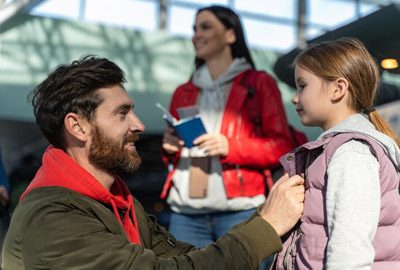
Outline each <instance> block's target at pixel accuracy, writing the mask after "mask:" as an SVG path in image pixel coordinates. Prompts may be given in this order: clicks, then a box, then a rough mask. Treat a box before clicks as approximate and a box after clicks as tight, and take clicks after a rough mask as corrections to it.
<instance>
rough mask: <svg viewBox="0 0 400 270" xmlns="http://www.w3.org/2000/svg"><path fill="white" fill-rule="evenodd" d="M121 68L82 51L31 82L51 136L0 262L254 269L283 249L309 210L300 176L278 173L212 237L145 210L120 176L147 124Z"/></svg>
mask: <svg viewBox="0 0 400 270" xmlns="http://www.w3.org/2000/svg"><path fill="white" fill-rule="evenodd" d="M124 82H125V78H124V75H123V72H122V70H121V69H120V68H119V67H118V66H116V65H115V64H114V63H113V62H111V61H109V60H107V59H101V58H96V57H91V56H88V57H85V58H83V59H80V60H78V61H74V62H73V63H72V64H71V65H64V66H60V67H58V68H57V69H56V70H55V71H53V72H52V73H51V74H50V75H49V76H48V77H47V78H46V79H45V80H44V81H43V82H42V83H41V84H40V85H39V86H37V88H36V89H35V90H34V91H33V100H32V104H33V107H34V113H35V116H36V122H37V124H38V125H39V126H40V128H41V130H42V132H43V134H44V135H45V137H46V138H47V139H48V140H49V142H50V144H51V146H50V147H49V148H48V149H47V150H46V152H45V153H44V156H43V165H42V167H41V168H40V169H39V171H38V173H37V175H36V176H35V179H34V180H33V181H32V183H31V184H30V185H29V187H28V188H27V190H26V191H25V192H24V194H23V195H22V197H21V201H20V203H19V205H18V207H17V208H16V210H15V212H14V215H13V217H12V221H11V225H10V229H9V231H8V234H7V237H6V241H5V246H4V252H3V265H2V266H3V269H6V270H7V269H12V270H18V269H256V268H257V265H258V264H259V262H261V261H262V260H263V259H264V258H266V257H267V256H269V255H271V254H273V253H274V252H277V251H279V250H280V249H281V241H280V238H279V236H282V235H283V234H284V233H286V232H287V231H288V230H289V229H290V228H291V227H293V226H294V225H295V223H296V222H297V220H298V219H299V217H300V215H301V212H302V210H303V208H302V207H303V200H304V187H303V179H301V178H300V177H298V176H296V177H292V178H289V179H286V178H288V177H285V178H284V179H281V181H280V183H278V185H277V186H275V187H274V189H273V190H272V191H271V195H270V197H269V198H268V202H267V203H266V204H265V205H264V206H263V207H262V208H260V210H259V214H255V215H254V216H253V217H252V218H251V219H249V220H248V221H247V222H245V223H242V224H240V225H238V226H237V227H235V228H234V229H232V230H231V231H230V232H229V233H228V234H227V235H226V236H224V237H222V238H221V239H219V240H218V241H217V242H216V243H214V244H212V245H210V246H208V247H206V248H204V249H201V250H199V249H195V248H194V247H193V246H191V245H189V244H185V243H182V242H178V241H176V240H175V238H174V237H173V236H172V235H171V234H169V233H168V232H167V231H166V230H165V229H164V228H162V227H160V226H159V225H158V224H157V223H156V221H155V220H154V218H153V217H151V216H147V215H146V213H145V212H144V210H143V208H142V206H141V205H140V203H139V202H138V201H136V200H135V199H133V198H132V195H131V194H130V192H129V191H128V189H127V187H126V185H125V184H124V183H123V181H122V180H121V179H120V178H119V177H118V175H120V174H122V173H131V172H133V171H135V170H136V168H137V167H138V166H139V164H140V157H139V155H138V154H137V152H136V149H135V142H136V140H137V139H138V134H139V133H141V132H143V131H144V126H143V124H142V122H141V121H140V120H139V118H138V117H137V116H136V115H135V114H134V112H133V110H132V108H133V102H132V100H131V98H130V97H129V96H128V94H127V92H126V90H125V89H124V88H123V85H122V84H123V83H124Z"/></svg>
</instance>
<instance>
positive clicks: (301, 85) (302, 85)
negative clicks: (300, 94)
mask: <svg viewBox="0 0 400 270" xmlns="http://www.w3.org/2000/svg"><path fill="white" fill-rule="evenodd" d="M304 87H306V84H298V85H297V90H303V89H304Z"/></svg>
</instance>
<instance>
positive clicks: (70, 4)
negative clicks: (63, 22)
mask: <svg viewBox="0 0 400 270" xmlns="http://www.w3.org/2000/svg"><path fill="white" fill-rule="evenodd" d="M79 8H80V0H47V1H43V2H42V3H41V4H39V5H37V6H35V7H34V8H33V10H32V11H31V13H32V14H33V15H38V16H46V17H53V18H68V19H78V16H79Z"/></svg>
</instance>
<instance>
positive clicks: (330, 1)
mask: <svg viewBox="0 0 400 270" xmlns="http://www.w3.org/2000/svg"><path fill="white" fill-rule="evenodd" d="M308 5H309V7H308V11H307V12H308V14H309V16H308V20H309V22H310V23H316V24H319V25H326V26H328V27H329V29H332V28H336V27H339V26H342V25H345V24H347V23H349V22H351V21H353V20H355V19H357V18H356V5H355V3H354V2H353V1H335V0H309V2H308Z"/></svg>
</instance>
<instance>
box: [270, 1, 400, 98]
mask: <svg viewBox="0 0 400 270" xmlns="http://www.w3.org/2000/svg"><path fill="white" fill-rule="evenodd" d="M399 26H400V4H391V5H388V6H385V7H383V8H382V9H380V10H378V11H376V12H374V13H371V14H370V15H368V16H365V17H363V18H361V19H359V20H357V21H354V22H352V23H349V24H347V25H344V26H342V27H339V28H337V29H335V30H333V31H328V32H326V33H324V34H323V35H321V36H319V37H317V38H314V39H311V40H308V41H307V44H312V43H318V42H322V41H329V40H334V39H337V38H340V37H355V38H357V39H359V40H361V41H362V42H364V44H365V45H366V46H367V48H368V50H369V51H370V53H371V54H372V56H373V57H375V59H376V60H377V62H378V63H380V62H381V60H383V59H385V58H394V59H397V61H398V62H400V27H399ZM300 51H301V49H300V48H294V49H293V50H291V51H290V52H288V53H286V54H284V55H282V56H281V57H279V58H278V60H277V61H276V63H275V65H274V71H275V73H276V75H277V76H278V78H279V79H280V80H282V81H284V82H285V83H287V84H288V85H290V86H292V87H295V83H294V71H293V69H291V68H290V65H291V63H292V62H293V60H294V58H295V57H296V56H297V54H298V53H299V52H300ZM387 72H390V73H394V74H399V75H400V67H398V68H396V69H391V70H387ZM384 87H385V89H390V90H389V91H386V92H388V94H387V95H385V94H384V93H383V94H382V95H381V96H380V98H379V99H378V101H377V103H386V102H390V101H393V100H398V99H400V90H399V89H398V88H397V87H394V86H392V85H386V84H385V85H384Z"/></svg>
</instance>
